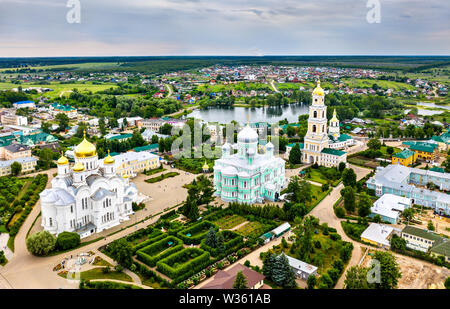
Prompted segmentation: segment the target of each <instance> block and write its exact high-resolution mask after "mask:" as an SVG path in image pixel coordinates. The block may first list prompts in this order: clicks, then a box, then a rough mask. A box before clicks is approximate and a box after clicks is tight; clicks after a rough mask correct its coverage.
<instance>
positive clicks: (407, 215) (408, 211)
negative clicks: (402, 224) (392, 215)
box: [402, 208, 414, 223]
mask: <svg viewBox="0 0 450 309" xmlns="http://www.w3.org/2000/svg"><path fill="white" fill-rule="evenodd" d="M402 216H403V218H405V219H406V221H407V222H408V223H409V221H410V220H412V219H413V218H414V210H413V209H412V208H406V209H405V210H404V211H403V212H402Z"/></svg>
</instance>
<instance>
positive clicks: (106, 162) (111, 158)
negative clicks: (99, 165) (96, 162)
mask: <svg viewBox="0 0 450 309" xmlns="http://www.w3.org/2000/svg"><path fill="white" fill-rule="evenodd" d="M103 163H105V164H113V163H114V158H113V157H111V155H110V154H109V149H108V156H107V157H105V159H104V160H103Z"/></svg>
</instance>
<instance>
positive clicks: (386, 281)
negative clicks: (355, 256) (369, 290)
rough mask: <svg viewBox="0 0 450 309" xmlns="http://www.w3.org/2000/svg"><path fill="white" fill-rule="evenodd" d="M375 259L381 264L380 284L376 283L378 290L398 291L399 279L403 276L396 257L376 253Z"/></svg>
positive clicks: (388, 253) (380, 252) (386, 253)
mask: <svg viewBox="0 0 450 309" xmlns="http://www.w3.org/2000/svg"><path fill="white" fill-rule="evenodd" d="M374 259H375V260H378V262H380V283H375V286H376V288H378V289H385V290H387V289H396V288H397V285H398V279H400V278H401V276H402V274H401V272H400V268H399V266H398V264H397V262H396V260H395V256H393V255H392V253H390V252H384V251H376V252H375V255H374Z"/></svg>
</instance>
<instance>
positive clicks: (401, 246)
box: [391, 234, 406, 251]
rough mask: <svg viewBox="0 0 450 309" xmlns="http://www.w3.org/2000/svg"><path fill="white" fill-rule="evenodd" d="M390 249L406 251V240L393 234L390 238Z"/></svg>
mask: <svg viewBox="0 0 450 309" xmlns="http://www.w3.org/2000/svg"><path fill="white" fill-rule="evenodd" d="M391 249H392V250H399V251H404V250H406V240H405V239H404V238H402V237H399V236H398V235H396V234H394V235H392V238H391Z"/></svg>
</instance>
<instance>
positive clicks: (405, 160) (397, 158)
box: [392, 149, 418, 166]
mask: <svg viewBox="0 0 450 309" xmlns="http://www.w3.org/2000/svg"><path fill="white" fill-rule="evenodd" d="M417 157H418V154H417V152H414V151H411V150H409V149H404V150H402V151H400V152H397V153H395V154H394V155H393V156H392V164H401V165H403V166H410V165H413V164H414V163H416V161H417Z"/></svg>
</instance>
